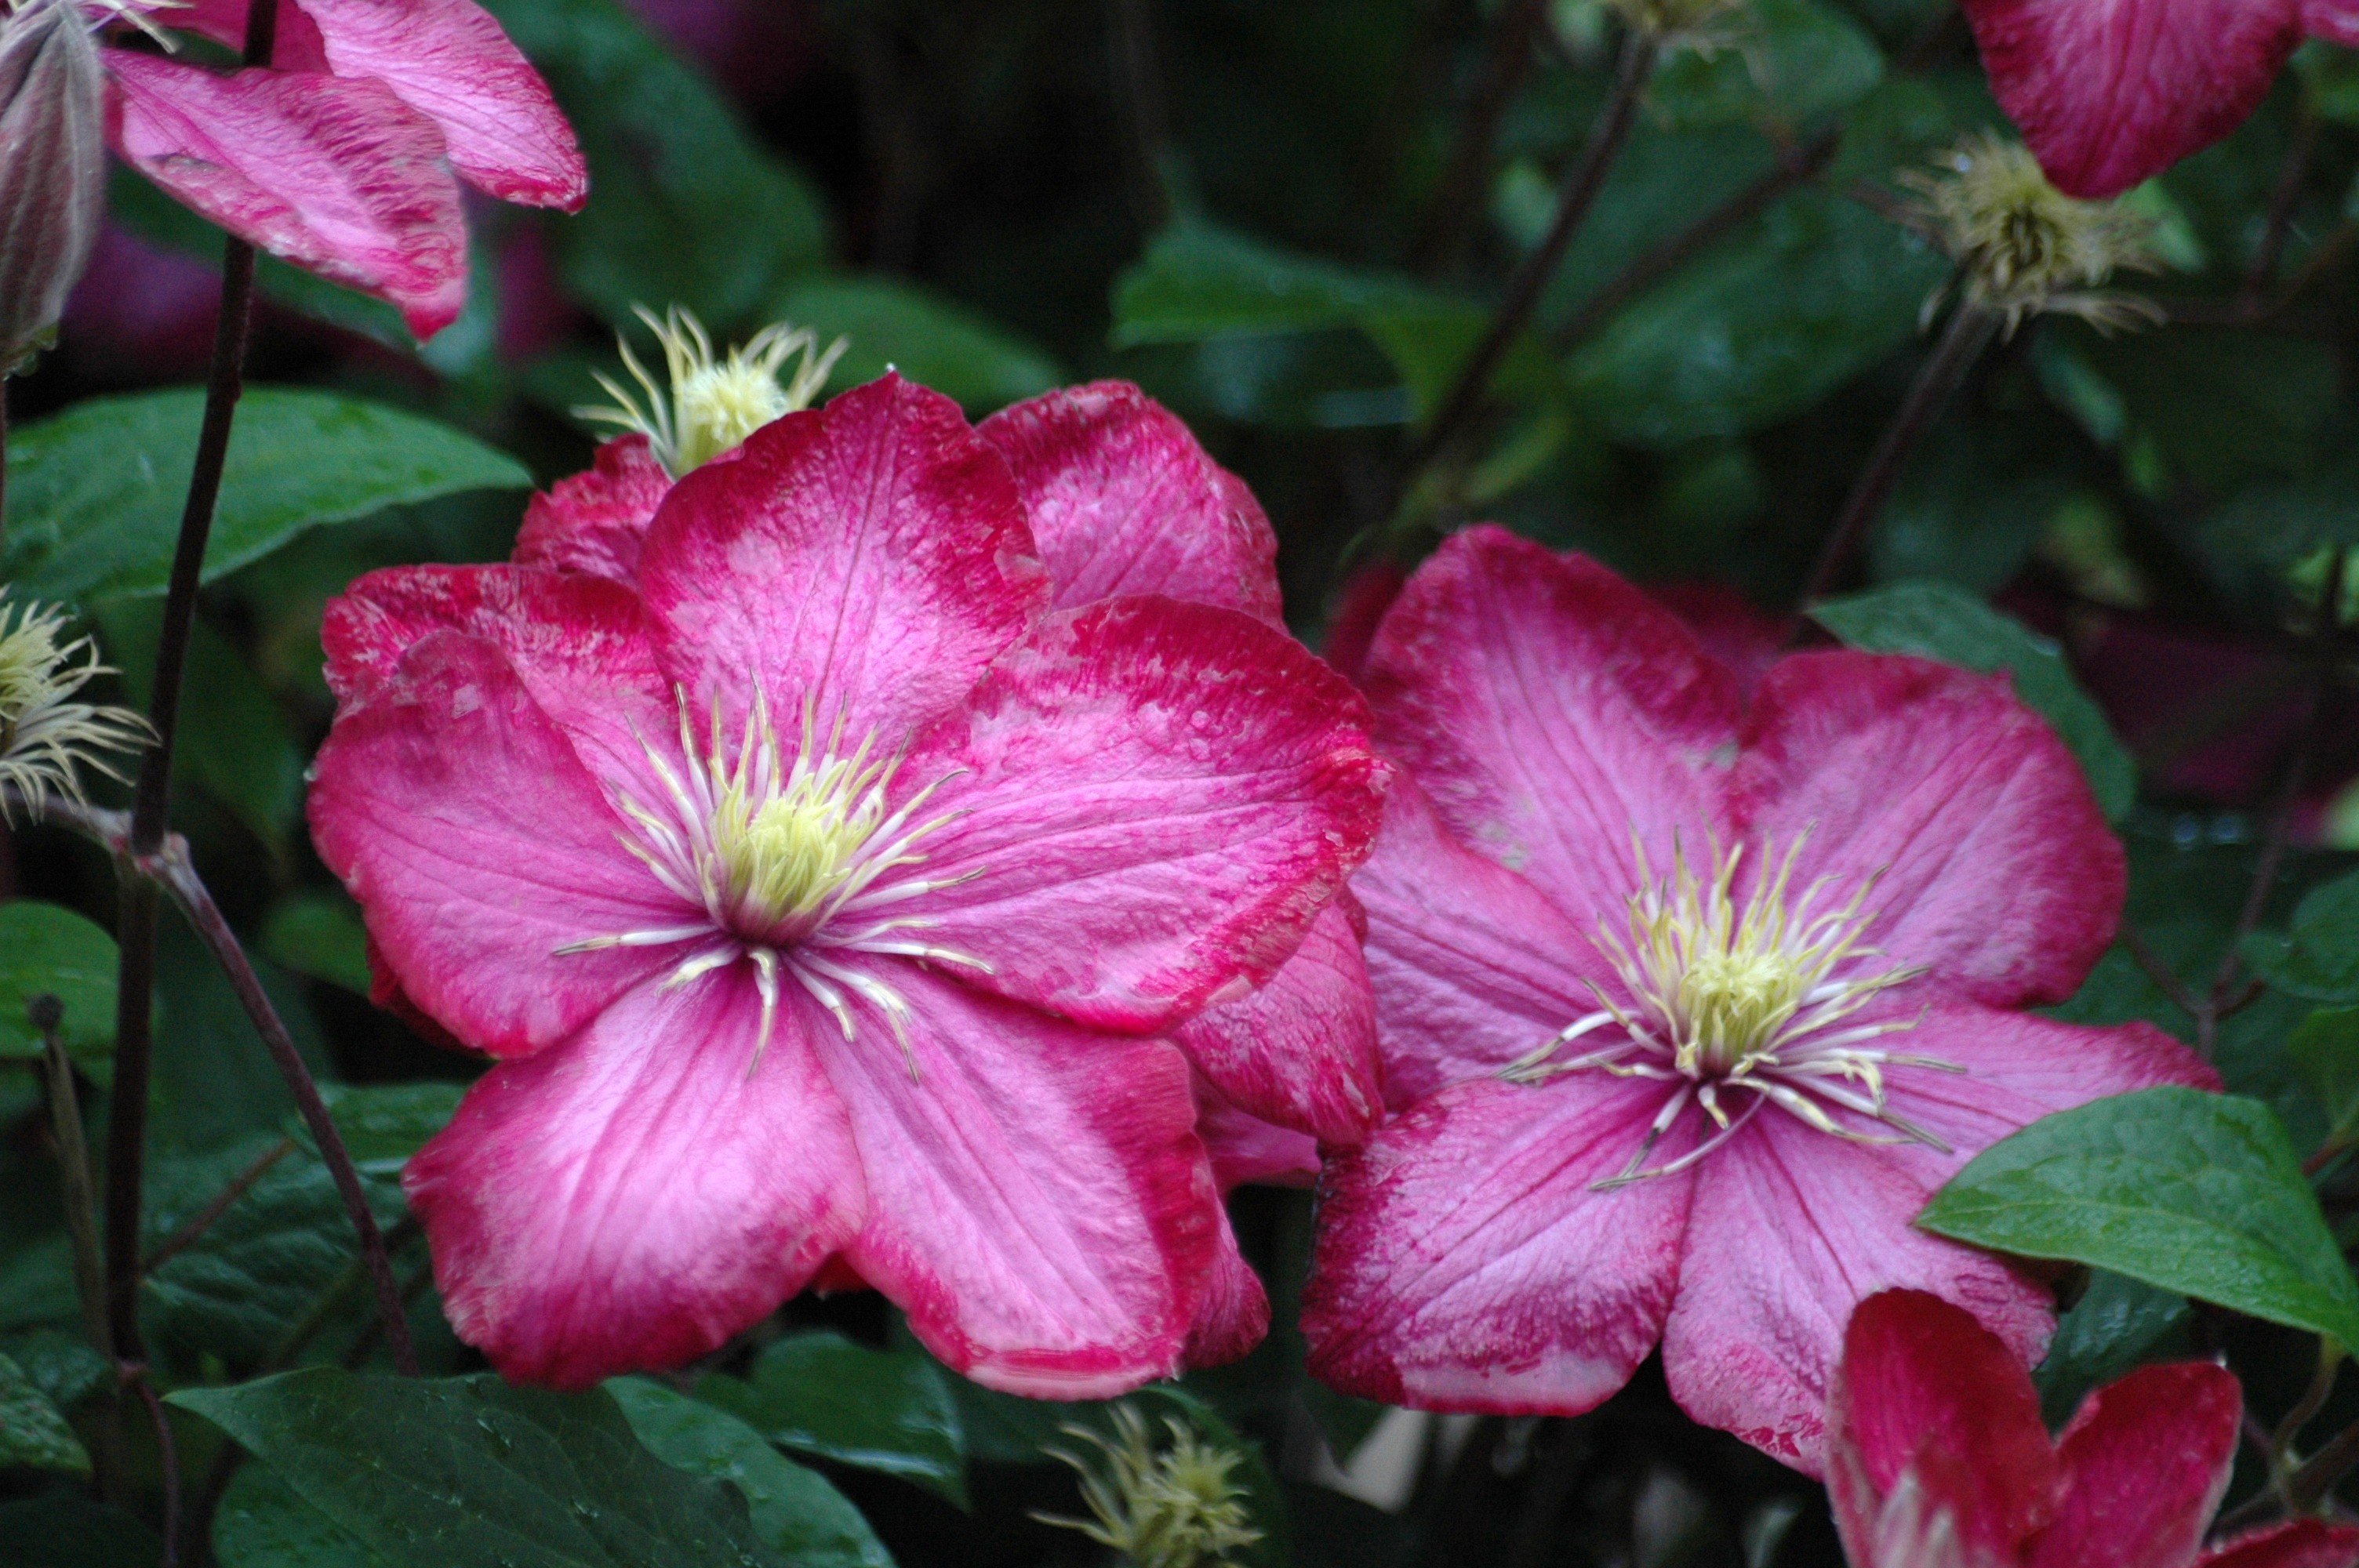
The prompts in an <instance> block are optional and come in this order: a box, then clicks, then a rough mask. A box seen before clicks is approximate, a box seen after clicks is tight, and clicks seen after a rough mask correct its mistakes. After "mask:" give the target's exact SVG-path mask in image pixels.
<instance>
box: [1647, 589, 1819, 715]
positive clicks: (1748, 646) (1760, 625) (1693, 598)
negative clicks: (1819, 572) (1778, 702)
mask: <svg viewBox="0 0 2359 1568" xmlns="http://www.w3.org/2000/svg"><path fill="white" fill-rule="evenodd" d="M1647 592H1648V593H1649V594H1651V595H1652V596H1653V597H1654V599H1655V600H1656V602H1658V603H1659V604H1660V605H1662V607H1663V608H1664V609H1666V610H1668V611H1670V612H1671V613H1672V614H1674V615H1676V616H1678V617H1679V618H1680V620H1681V621H1684V622H1687V624H1688V625H1689V627H1690V629H1692V630H1693V631H1694V633H1695V634H1696V641H1698V642H1700V643H1702V644H1703V646H1704V651H1705V652H1706V653H1708V654H1711V655H1712V657H1713V658H1715V659H1718V660H1719V661H1720V662H1721V663H1722V664H1723V665H1727V666H1728V667H1729V669H1730V670H1731V671H1733V672H1734V674H1735V676H1736V679H1737V684H1738V685H1739V686H1740V687H1743V689H1744V691H1745V696H1746V697H1748V698H1749V697H1751V696H1752V694H1753V688H1754V687H1757V686H1759V685H1760V684H1761V677H1762V676H1765V675H1767V674H1768V673H1769V671H1770V668H1771V667H1772V666H1773V665H1776V664H1777V661H1778V659H1779V658H1780V657H1781V656H1782V655H1783V654H1784V651H1785V647H1786V634H1787V632H1788V627H1789V624H1790V623H1789V622H1783V621H1780V620H1778V619H1777V617H1776V616H1774V615H1769V614H1766V613H1764V612H1763V611H1761V610H1759V609H1758V608H1756V606H1755V605H1754V603H1753V601H1752V600H1749V599H1747V598H1745V596H1744V595H1743V594H1741V593H1739V592H1737V591H1736V590H1735V589H1733V588H1730V587H1729V586H1728V585H1727V584H1725V583H1718V582H1665V583H1657V584H1655V585H1653V586H1652V587H1650V588H1649V589H1647Z"/></svg>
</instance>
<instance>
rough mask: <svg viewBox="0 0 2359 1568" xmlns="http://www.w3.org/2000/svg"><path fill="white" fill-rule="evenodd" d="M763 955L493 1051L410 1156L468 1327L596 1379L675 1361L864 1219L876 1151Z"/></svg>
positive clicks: (754, 1310) (645, 991) (450, 1293)
mask: <svg viewBox="0 0 2359 1568" xmlns="http://www.w3.org/2000/svg"><path fill="white" fill-rule="evenodd" d="M761 1016H762V1008H761V1003H760V1001H759V999H758V998H757V997H756V995H755V987H754V978H753V967H752V966H751V965H748V964H737V965H733V966H731V967H730V968H726V969H723V970H721V971H719V972H717V973H714V974H710V975H707V976H705V977H703V978H702V979H699V980H696V981H693V982H692V983H690V984H689V985H687V986H684V987H678V988H674V987H669V986H666V985H663V984H661V983H660V982H653V983H649V984H647V985H642V986H640V987H638V988H637V989H635V990H632V991H631V992H630V993H628V994H627V995H625V996H624V997H623V998H621V999H620V1000H617V1001H616V1002H615V1003H614V1005H613V1006H612V1007H610V1008H608V1009H607V1010H606V1011H603V1013H601V1014H599V1015H598V1017H597V1018H596V1020H595V1021H594V1022H592V1023H591V1024H590V1025H589V1027H587V1028H586V1029H584V1030H583V1031H582V1033H579V1034H577V1035H575V1036H574V1037H573V1038H571V1039H570V1040H567V1041H565V1042H564V1043H563V1044H560V1045H557V1046H554V1047H552V1048H551V1049H549V1050H548V1051H545V1052H543V1053H541V1054H539V1055H538V1056H535V1057H532V1058H531V1059H529V1060H527V1061H522V1062H508V1063H504V1064H502V1065H499V1066H497V1067H495V1068H494V1069H492V1071H491V1073H490V1074H489V1075H487V1076H485V1077H484V1079H483V1080H482V1081H481V1082H480V1083H478V1084H477V1085H476V1086H475V1087H473V1089H471V1090H469V1091H468V1094H467V1098H466V1099H465V1100H464V1101H463V1102H462V1104H461V1105H460V1107H459V1113H458V1115H457V1116H456V1117H454V1118H453V1119H451V1125H450V1126H449V1127H447V1128H445V1129H443V1130H442V1131H441V1132H440V1133H438V1134H436V1135H435V1137H434V1139H433V1141H431V1142H429V1143H428V1144H427V1145H426V1147H425V1148H424V1149H422V1150H420V1151H419V1153H418V1156H417V1158H415V1159H414V1160H412V1161H411V1162H410V1163H409V1165H408V1169H407V1171H405V1172H404V1173H403V1178H402V1185H403V1188H404V1190H405V1191H406V1192H407V1193H408V1196H409V1202H410V1205H411V1206H412V1207H413V1208H414V1209H415V1210H416V1211H417V1213H418V1215H419V1218H420V1219H421V1220H423V1221H424V1223H425V1226H426V1232H427V1236H428V1238H429V1240H430V1241H431V1242H432V1245H433V1249H434V1271H435V1280H436V1281H437V1283H438V1284H439V1285H440V1287H441V1291H442V1300H443V1304H444V1307H445V1309H446V1310H447V1311H448V1312H449V1313H450V1314H451V1326H452V1327H454V1328H456V1329H457V1330H458V1332H459V1335H460V1337H462V1339H464V1340H466V1341H467V1342H468V1343H469V1344H471V1345H473V1346H476V1347H477V1348H479V1349H481V1350H482V1351H483V1352H484V1354H485V1355H487V1356H489V1357H491V1359H492V1363H493V1365H494V1366H495V1367H497V1368H499V1369H500V1370H501V1371H502V1372H504V1373H506V1375H507V1376H509V1377H511V1378H516V1379H526V1380H529V1381H532V1382H537V1383H550V1384H554V1385H556V1386H558V1387H560V1388H582V1387H586V1386H588V1385H590V1384H592V1383H595V1382H596V1381H598V1380H599V1379H601V1378H604V1377H607V1376H610V1375H611V1374H613V1373H616V1372H626V1371H633V1370H636V1369H639V1368H659V1367H671V1366H677V1365H678V1364H679V1363H680V1362H682V1361H685V1360H688V1359H689V1358H690V1357H696V1356H701V1355H703V1354H704V1353H705V1352H707V1351H709V1350H712V1349H714V1348H716V1347H717V1346H720V1345H721V1344H722V1343H723V1341H724V1340H726V1339H727V1338H728V1337H729V1336H731V1335H733V1334H735V1333H737V1332H738V1331H739V1330H741V1329H744V1328H746V1327H748V1326H750V1325H753V1324H755V1323H756V1322H758V1321H760V1320H761V1319H762V1318H764V1317H766V1316H767V1315H768V1314H769V1313H770V1312H771V1311H772V1309H774V1308H776V1307H777V1304H778V1303H780V1302H782V1301H784V1300H785V1299H786V1298H787V1297H788V1296H789V1295H791V1294H793V1293H794V1292H796V1291H799V1290H800V1289H801V1288H802V1287H803V1285H804V1283H805V1282H806V1281H808V1280H809V1279H810V1276H811V1274H812V1272H813V1271H815V1270H816V1269H817V1268H818V1267H819V1265H820V1263H821V1260H823V1259H824V1258H826V1257H827V1256H828V1254H829V1253H830V1252H832V1250H833V1249H835V1248H837V1247H838V1246H841V1245H843V1244H844V1243H845V1242H847V1241H849V1240H850V1239H851V1238H853V1235H854V1234H855V1233H856V1232H857V1231H858V1229H859V1227H860V1224H861V1218H862V1214H863V1209H864V1203H865V1197H864V1190H863V1184H862V1179H861V1164H860V1151H859V1150H858V1149H856V1148H855V1147H854V1145H853V1136H852V1129H851V1127H850V1125H849V1124H848V1122H847V1121H846V1119H845V1116H844V1112H843V1106H842V1105H841V1104H840V1103H839V1102H838V1100H837V1098H836V1097H835V1093H834V1091H833V1090H832V1088H831V1087H829V1085H828V1082H827V1079H826V1077H825V1076H824V1075H823V1074H822V1073H821V1070H820V1067H819V1063H818V1059H817V1057H816V1056H815V1054H814V1053H813V1050H812V1040H813V1037H814V1032H815V1031H822V1030H823V1031H825V1032H827V1033H831V1034H832V1033H834V1030H835V1024H834V1022H833V1020H832V1019H830V1018H829V1017H828V1016H827V1015H826V1014H825V1013H824V1012H822V1011H821V1010H820V1009H819V1008H818V1007H817V1006H815V1005H813V1004H811V1003H810V1002H809V1001H808V1000H801V999H798V998H795V997H791V996H790V997H788V999H787V1005H785V1006H783V1007H782V1008H781V1009H780V1010H779V1011H778V1015H777V1024H776V1027H775V1028H774V1029H773V1030H772V1031H771V1033H770V1036H769V1039H768V1041H767V1043H766V1044H765V1043H764V1042H763V1041H762V1040H761V1036H760V1028H759V1021H760V1019H761Z"/></svg>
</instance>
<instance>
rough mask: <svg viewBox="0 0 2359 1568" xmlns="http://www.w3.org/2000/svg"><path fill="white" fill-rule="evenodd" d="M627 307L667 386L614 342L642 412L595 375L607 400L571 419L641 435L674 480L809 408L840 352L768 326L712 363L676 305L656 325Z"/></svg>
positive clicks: (698, 325) (695, 324)
mask: <svg viewBox="0 0 2359 1568" xmlns="http://www.w3.org/2000/svg"><path fill="white" fill-rule="evenodd" d="M636 311H637V313H638V318H639V319H640V320H642V321H644V322H646V323H647V329H648V330H650V331H652V332H653V333H655V335H656V341H657V342H658V343H660V344H662V345H663V351H664V372H665V376H666V379H667V380H668V381H669V387H666V386H661V385H658V384H657V382H656V379H655V377H654V376H653V375H651V374H650V373H648V371H647V367H646V366H645V365H643V364H641V363H640V362H639V360H638V356H637V355H636V354H634V353H632V352H631V345H630V344H629V343H628V342H627V341H624V340H623V339H622V338H620V337H619V336H618V337H617V338H616V340H615V342H616V346H617V347H618V348H620V349H621V351H622V355H623V364H624V367H625V369H627V370H628V371H629V372H630V373H631V379H632V380H634V381H636V382H637V383H638V384H639V387H640V389H641V390H642V391H643V392H644V393H645V394H646V395H647V406H646V407H645V408H644V409H642V408H641V407H640V406H639V400H638V399H637V398H636V396H634V395H632V394H631V392H630V391H629V390H628V389H626V388H625V387H624V386H622V385H621V384H618V383H617V382H616V381H615V380H614V378H613V377H612V376H609V375H606V374H604V373H601V374H600V375H599V377H598V384H599V385H600V386H601V387H603V388H604V389H605V393H606V395H607V396H609V397H612V398H613V399H614V402H613V403H612V404H611V405H608V406H603V407H589V408H577V409H575V410H574V411H573V412H574V415H575V416H576V417H577V418H582V419H589V420H594V421H596V422H597V423H599V424H603V425H612V426H614V427H616V428H618V429H622V430H636V431H638V432H639V433H641V434H642V435H644V436H646V437H647V442H648V445H649V446H651V447H652V448H653V449H654V450H655V454H656V457H657V459H658V460H659V461H661V462H662V464H663V466H664V468H665V470H667V471H669V473H670V474H671V476H672V478H674V479H678V478H679V477H680V476H681V475H683V474H686V473H688V472H689V471H690V470H693V469H697V468H701V467H702V466H703V465H704V464H705V463H708V462H710V461H712V460H713V459H714V458H717V457H719V456H720V455H721V454H722V453H723V452H725V451H727V450H729V449H731V448H732V447H734V446H736V445H738V444H739V443H740V442H742V441H744V440H745V438H746V437H748V436H750V435H752V434H753V433H754V432H755V431H756V430H758V429H760V428H761V427H763V426H765V425H766V424H768V423H769V422H770V421H771V420H773V419H776V418H777V417H779V416H781V415H786V414H792V413H795V412H796V411H798V410H799V409H804V408H808V407H810V406H811V402H812V400H813V399H815V398H816V397H818V396H819V395H820V392H821V389H822V388H824V387H825V386H826V385H827V376H828V372H830V371H831V370H832V369H834V368H835V362H836V360H837V359H838V358H839V357H840V356H841V355H842V354H843V351H844V348H845V346H846V340H844V339H843V338H838V339H836V340H835V341H834V342H832V343H830V344H829V345H828V346H827V347H826V348H825V349H821V347H820V346H819V335H818V334H817V333H816V332H814V331H812V330H811V329H810V328H809V327H790V326H788V324H787V323H786V322H784V321H774V322H772V323H771V324H770V325H769V326H767V327H765V328H763V329H762V330H760V331H758V332H756V333H755V334H754V336H753V337H752V338H750V339H748V340H747V341H745V342H744V343H742V344H739V345H737V346H735V347H733V348H731V349H730V351H729V352H728V354H727V355H726V357H719V356H716V355H715V354H714V353H713V351H712V338H711V337H710V336H709V335H708V334H707V333H706V332H705V330H704V323H702V322H701V321H699V320H698V319H696V318H695V317H694V316H693V315H691V314H690V313H689V312H688V311H687V310H685V309H683V308H680V307H679V306H677V305H675V306H673V307H672V308H670V309H669V311H667V312H665V313H664V315H663V316H662V317H661V318H658V316H657V315H656V314H655V312H654V311H652V310H649V309H648V308H647V307H646V306H644V305H642V306H637V307H636ZM797 354H800V355H801V356H802V361H801V363H799V364H798V365H797V366H796V367H795V372H794V373H793V374H792V375H791V376H789V377H788V378H787V379H786V380H785V381H784V382H781V381H780V380H779V378H778V373H779V372H780V371H781V370H783V369H784V368H785V367H786V363H787V362H788V360H790V359H793V358H794V357H795V356H796V355H797Z"/></svg>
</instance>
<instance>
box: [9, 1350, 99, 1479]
mask: <svg viewBox="0 0 2359 1568" xmlns="http://www.w3.org/2000/svg"><path fill="white" fill-rule="evenodd" d="M9 1465H23V1466H25V1467H26V1468H27V1469H32V1470H60V1471H63V1472H64V1473H66V1474H67V1475H70V1476H87V1475H89V1474H90V1454H89V1451H88V1450H86V1449H84V1448H83V1447H82V1439H81V1438H79V1437H76V1436H75V1435H74V1429H73V1428H72V1427H71V1426H70V1425H68V1424H67V1422H66V1418H65V1416H64V1415H63V1413H62V1412H60V1411H59V1409H58V1407H57V1406H56V1405H55V1404H53V1403H51V1402H50V1400H49V1395H47V1394H45V1393H43V1392H41V1390H39V1389H38V1388H36V1387H35V1386H34V1384H33V1381H32V1379H29V1378H27V1377H26V1376H25V1373H24V1369H23V1368H20V1367H18V1366H17V1365H16V1362H14V1361H12V1360H10V1359H9V1358H8V1357H5V1356H0V1469H5V1468H6V1467H7V1466H9Z"/></svg>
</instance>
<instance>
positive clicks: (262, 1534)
mask: <svg viewBox="0 0 2359 1568" xmlns="http://www.w3.org/2000/svg"><path fill="white" fill-rule="evenodd" d="M213 1558H214V1560H215V1561H216V1562H218V1563H220V1564H221V1568H393V1560H391V1559H388V1558H386V1557H382V1556H380V1555H378V1554H377V1553H376V1552H371V1551H370V1550H369V1549H368V1547H367V1546H366V1545H365V1544H364V1543H363V1542H362V1541H361V1540H360V1539H359V1538H358V1537H357V1536H355V1535H353V1532H352V1531H350V1530H346V1529H344V1528H343V1527H342V1525H340V1524H338V1523H336V1521H335V1520H333V1519H330V1518H329V1517H328V1516H327V1515H326V1514H323V1513H321V1511H320V1510H319V1509H315V1508H313V1507H312V1506H311V1505H310V1503H308V1502H305V1501H304V1500H303V1499H302V1498H300V1497H298V1496H297V1495H296V1493H295V1491H294V1489H293V1488H292V1487H288V1485H287V1483H286V1482H284V1481H282V1480H280V1479H279V1478H278V1476H277V1472H276V1471H274V1470H272V1469H271V1468H270V1467H269V1466H268V1465H239V1466H238V1467H237V1474H236V1476H234V1477H232V1478H231V1481H230V1484H229V1489H228V1490H227V1491H225V1492H223V1494H222V1500H221V1506H220V1507H219V1508H218V1509H214V1511H213Z"/></svg>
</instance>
